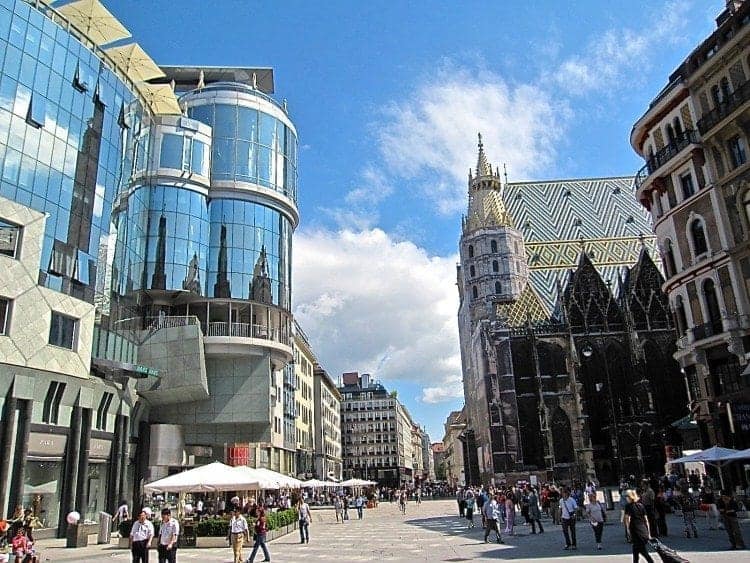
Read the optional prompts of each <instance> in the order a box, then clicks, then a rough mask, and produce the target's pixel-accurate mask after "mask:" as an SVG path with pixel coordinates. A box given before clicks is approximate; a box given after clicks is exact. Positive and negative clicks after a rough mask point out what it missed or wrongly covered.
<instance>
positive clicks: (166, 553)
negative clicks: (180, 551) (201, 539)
mask: <svg viewBox="0 0 750 563" xmlns="http://www.w3.org/2000/svg"><path fill="white" fill-rule="evenodd" d="M157 551H158V552H159V563H176V561H177V546H176V545H173V546H172V549H167V546H166V545H162V544H159V548H158V550H157Z"/></svg>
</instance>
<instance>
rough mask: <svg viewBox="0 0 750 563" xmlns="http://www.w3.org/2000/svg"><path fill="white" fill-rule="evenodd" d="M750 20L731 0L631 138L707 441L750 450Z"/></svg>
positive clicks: (747, 10) (744, 6)
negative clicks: (639, 161) (641, 163)
mask: <svg viewBox="0 0 750 563" xmlns="http://www.w3.org/2000/svg"><path fill="white" fill-rule="evenodd" d="M749 20H750V3H747V2H742V1H737V0H734V1H728V2H727V3H726V8H725V9H724V10H723V11H722V12H721V14H720V15H719V17H718V18H717V19H716V24H717V27H716V30H715V31H714V32H713V33H712V34H711V35H710V36H709V37H708V38H706V39H705V40H704V41H703V42H702V43H701V44H700V45H699V46H698V47H697V48H696V49H695V50H693V51H692V53H691V54H690V55H689V57H688V58H687V59H685V61H684V62H683V63H682V64H681V65H680V66H679V67H678V68H677V69H676V70H675V71H674V72H673V73H672V75H671V76H670V77H669V84H668V85H667V86H666V87H665V88H664V89H663V90H662V91H661V92H660V93H659V95H658V96H657V97H656V98H655V99H654V100H653V101H652V102H651V104H650V106H649V109H648V111H646V113H645V114H644V115H643V116H642V117H641V118H640V119H639V120H638V121H637V122H636V124H635V125H634V126H633V130H632V133H631V136H630V141H631V145H632V146H633V148H634V149H635V151H636V152H637V153H638V154H639V155H640V156H642V157H643V158H644V159H646V164H645V166H644V167H643V168H642V169H641V170H640V171H639V172H638V175H637V179H636V182H637V188H638V190H637V198H638V200H639V201H640V203H641V204H642V205H643V207H644V208H645V209H647V210H649V211H650V212H651V214H652V217H653V222H654V232H655V234H656V237H657V239H658V244H659V248H660V250H661V254H662V261H663V263H664V266H665V272H666V278H667V279H666V281H665V283H664V285H663V289H664V291H665V292H666V294H667V295H668V296H669V300H670V306H671V308H672V310H673V312H674V317H675V322H676V325H677V329H678V333H679V340H678V341H677V350H676V352H675V354H674V357H675V359H676V360H677V361H678V362H679V363H680V365H681V367H682V369H683V370H684V373H685V380H686V384H687V386H688V389H689V393H690V399H691V416H692V419H693V420H694V421H695V422H697V426H698V429H699V434H700V442H701V445H702V446H703V447H709V446H711V445H715V444H720V445H722V446H727V447H735V448H746V447H748V446H750V426H749V425H748V424H747V420H748V414H749V413H750V366H749V365H748V359H750V164H748V142H750V130H748V119H750V79H749V78H748V77H750V59H749V58H748V56H749V55H750V25H748V21H749Z"/></svg>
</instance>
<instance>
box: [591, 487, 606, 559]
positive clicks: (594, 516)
mask: <svg viewBox="0 0 750 563" xmlns="http://www.w3.org/2000/svg"><path fill="white" fill-rule="evenodd" d="M586 515H587V516H588V517H589V523H590V524H591V527H592V528H593V529H594V539H595V540H596V549H601V548H602V532H603V531H604V523H605V522H606V521H607V511H606V508H605V507H604V505H602V503H600V502H599V501H598V500H597V499H596V493H591V494H590V495H589V503H588V504H587V505H586Z"/></svg>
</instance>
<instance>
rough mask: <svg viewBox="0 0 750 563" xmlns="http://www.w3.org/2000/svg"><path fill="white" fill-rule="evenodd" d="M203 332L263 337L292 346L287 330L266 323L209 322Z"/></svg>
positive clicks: (212, 334)
mask: <svg viewBox="0 0 750 563" xmlns="http://www.w3.org/2000/svg"><path fill="white" fill-rule="evenodd" d="M203 333H204V334H205V335H206V336H238V337H240V338H262V339H265V340H272V341H274V342H279V343H281V344H285V345H286V346H291V343H290V338H289V335H288V334H286V331H281V330H279V329H278V328H274V327H269V326H265V325H258V324H249V323H226V322H219V323H208V326H205V325H204V326H203Z"/></svg>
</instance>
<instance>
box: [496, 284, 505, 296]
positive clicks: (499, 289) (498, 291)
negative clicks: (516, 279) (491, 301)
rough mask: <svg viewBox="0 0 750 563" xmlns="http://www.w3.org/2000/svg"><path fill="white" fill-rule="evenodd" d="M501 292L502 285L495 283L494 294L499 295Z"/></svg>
mask: <svg viewBox="0 0 750 563" xmlns="http://www.w3.org/2000/svg"><path fill="white" fill-rule="evenodd" d="M502 292H503V284H501V283H500V282H495V293H497V294H500V293H502Z"/></svg>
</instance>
